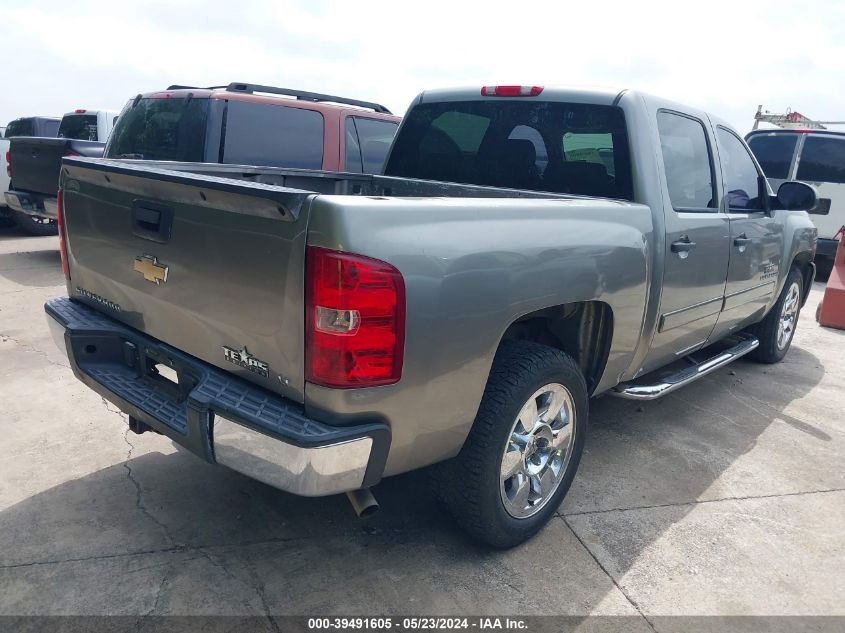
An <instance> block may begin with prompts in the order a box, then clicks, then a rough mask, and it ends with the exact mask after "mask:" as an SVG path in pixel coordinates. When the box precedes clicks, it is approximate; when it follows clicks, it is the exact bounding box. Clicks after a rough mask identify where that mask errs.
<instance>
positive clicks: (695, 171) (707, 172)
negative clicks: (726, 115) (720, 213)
mask: <svg viewBox="0 0 845 633" xmlns="http://www.w3.org/2000/svg"><path fill="white" fill-rule="evenodd" d="M657 129H658V132H659V135H660V148H661V150H662V154H663V168H664V173H665V174H666V187H667V188H668V190H669V199H670V200H671V202H672V207H673V208H674V209H675V210H676V211H696V212H698V211H702V212H711V213H715V212H716V211H717V207H718V205H717V202H716V183H715V176H714V171H713V158H712V155H711V152H710V144H709V142H708V140H707V134H706V133H705V131H704V123H702V122H701V121H699V120H698V119H695V118H693V117H690V116H687V115H685V114H680V113H678V112H671V111H668V110H660V111H659V112H658V113H657Z"/></svg>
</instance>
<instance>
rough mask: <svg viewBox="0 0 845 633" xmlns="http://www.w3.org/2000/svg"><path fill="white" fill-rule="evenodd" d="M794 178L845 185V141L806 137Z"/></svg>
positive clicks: (823, 137)
mask: <svg viewBox="0 0 845 633" xmlns="http://www.w3.org/2000/svg"><path fill="white" fill-rule="evenodd" d="M796 177H797V178H798V180H809V181H810V182H837V183H845V139H841V138H836V137H834V136H808V137H807V138H806V139H805V140H804V148H803V149H802V150H801V159H800V162H799V163H798V173H797V175H796Z"/></svg>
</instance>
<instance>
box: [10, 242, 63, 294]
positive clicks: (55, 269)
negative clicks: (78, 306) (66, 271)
mask: <svg viewBox="0 0 845 633" xmlns="http://www.w3.org/2000/svg"><path fill="white" fill-rule="evenodd" d="M42 239H43V238H42ZM47 239H50V238H47ZM53 239H55V238H53ZM42 244H43V243H42ZM0 279H6V280H8V281H9V282H11V283H12V284H14V285H18V286H26V287H32V288H43V287H46V286H55V285H58V284H60V283H63V282H64V277H63V275H62V261H61V257H60V255H59V251H58V244H56V245H55V246H53V245H52V244H48V245H46V247H45V246H41V249H39V250H31V251H24V252H20V253H0Z"/></svg>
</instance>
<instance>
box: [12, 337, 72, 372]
mask: <svg viewBox="0 0 845 633" xmlns="http://www.w3.org/2000/svg"><path fill="white" fill-rule="evenodd" d="M6 341H11V342H12V343H14V344H15V345H17V346H18V347H20V348H21V349H22V350H23V351H25V352H30V353H32V354H38V355H39V356H43V357H44V358H45V359H46V360H47V362H48V363H49V364H51V365H54V366H56V367H64V368H65V369H70V365H68V364H66V363H59V362H56V361H54V360H53V359H52V358H50V355H49V354H48V353H47V352H45V351H44V350H41V349H38V348H37V347H33V346H32V345H27V344H26V343H21V342H20V341H19V340H18V339H16V338H15V337H13V336H9V335H8V334H0V343H5V342H6Z"/></svg>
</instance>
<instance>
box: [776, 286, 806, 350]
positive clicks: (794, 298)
mask: <svg viewBox="0 0 845 633" xmlns="http://www.w3.org/2000/svg"><path fill="white" fill-rule="evenodd" d="M800 301H801V289H800V288H799V287H798V284H797V283H795V282H793V283H792V285H791V286H790V287H789V291H788V292H787V294H786V299H784V301H783V306H781V309H780V319H779V320H778V338H777V344H778V349H784V348H785V347H786V346H787V345H789V341H790V340H792V335H793V333H794V332H795V322H796V321H797V320H798V309H799V308H800V307H801V306H800Z"/></svg>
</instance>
